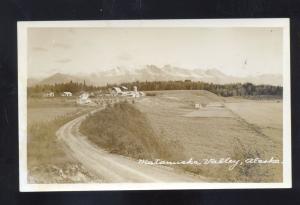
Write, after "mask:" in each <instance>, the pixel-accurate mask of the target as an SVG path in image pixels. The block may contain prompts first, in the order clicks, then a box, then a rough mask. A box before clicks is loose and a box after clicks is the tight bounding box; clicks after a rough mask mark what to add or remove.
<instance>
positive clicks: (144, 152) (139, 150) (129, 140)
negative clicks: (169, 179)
mask: <svg viewBox="0 0 300 205" xmlns="http://www.w3.org/2000/svg"><path fill="white" fill-rule="evenodd" d="M80 132H81V133H82V134H84V135H86V136H87V137H88V139H89V140H90V141H92V142H93V143H95V144H96V145H98V146H99V147H101V148H103V149H105V150H107V151H109V152H111V153H117V154H120V155H125V156H128V157H132V158H135V159H157V158H160V159H171V158H172V157H174V156H175V154H174V153H173V152H172V151H171V150H172V149H171V148H170V146H171V147H174V148H175V147H176V146H175V145H174V143H175V142H171V143H169V142H166V141H163V139H160V138H158V137H157V136H156V135H155V133H154V131H153V130H152V128H151V126H149V122H148V120H147V118H146V117H145V114H143V113H142V112H140V111H139V110H138V109H137V108H135V107H134V105H132V104H129V103H128V102H121V103H116V104H114V105H111V106H108V107H107V108H106V109H104V110H102V111H99V112H97V113H94V114H93V115H90V116H89V117H88V118H87V119H86V120H85V121H84V122H83V123H82V124H81V126H80Z"/></svg>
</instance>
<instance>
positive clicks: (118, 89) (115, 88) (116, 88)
mask: <svg viewBox="0 0 300 205" xmlns="http://www.w3.org/2000/svg"><path fill="white" fill-rule="evenodd" d="M113 89H114V90H115V91H117V92H118V93H119V92H122V90H121V89H120V88H119V87H113Z"/></svg>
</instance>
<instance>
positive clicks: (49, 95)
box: [43, 92, 55, 97]
mask: <svg viewBox="0 0 300 205" xmlns="http://www.w3.org/2000/svg"><path fill="white" fill-rule="evenodd" d="M43 96H44V97H54V96H55V95H54V92H46V93H44V94H43Z"/></svg>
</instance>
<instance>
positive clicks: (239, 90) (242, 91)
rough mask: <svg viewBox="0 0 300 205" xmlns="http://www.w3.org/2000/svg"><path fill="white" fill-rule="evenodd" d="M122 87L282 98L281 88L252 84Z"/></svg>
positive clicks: (166, 83) (179, 83) (184, 83)
mask: <svg viewBox="0 0 300 205" xmlns="http://www.w3.org/2000/svg"><path fill="white" fill-rule="evenodd" d="M122 85H124V86H126V87H128V88H129V89H133V86H137V87H138V89H139V90H141V91H156V90H207V91H210V92H212V93H215V94H217V95H221V96H224V97H228V96H259V95H276V96H282V90H283V88H282V86H272V85H254V84H252V83H243V84H242V83H232V84H224V85H220V84H213V83H205V82H193V81H190V80H186V81H154V82H138V81H137V82H134V83H123V84H122Z"/></svg>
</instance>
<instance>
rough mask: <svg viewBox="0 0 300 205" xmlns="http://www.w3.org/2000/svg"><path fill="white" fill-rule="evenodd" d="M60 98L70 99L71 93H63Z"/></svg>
mask: <svg viewBox="0 0 300 205" xmlns="http://www.w3.org/2000/svg"><path fill="white" fill-rule="evenodd" d="M61 96H63V97H71V96H72V93H71V92H63V93H62V94H61Z"/></svg>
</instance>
